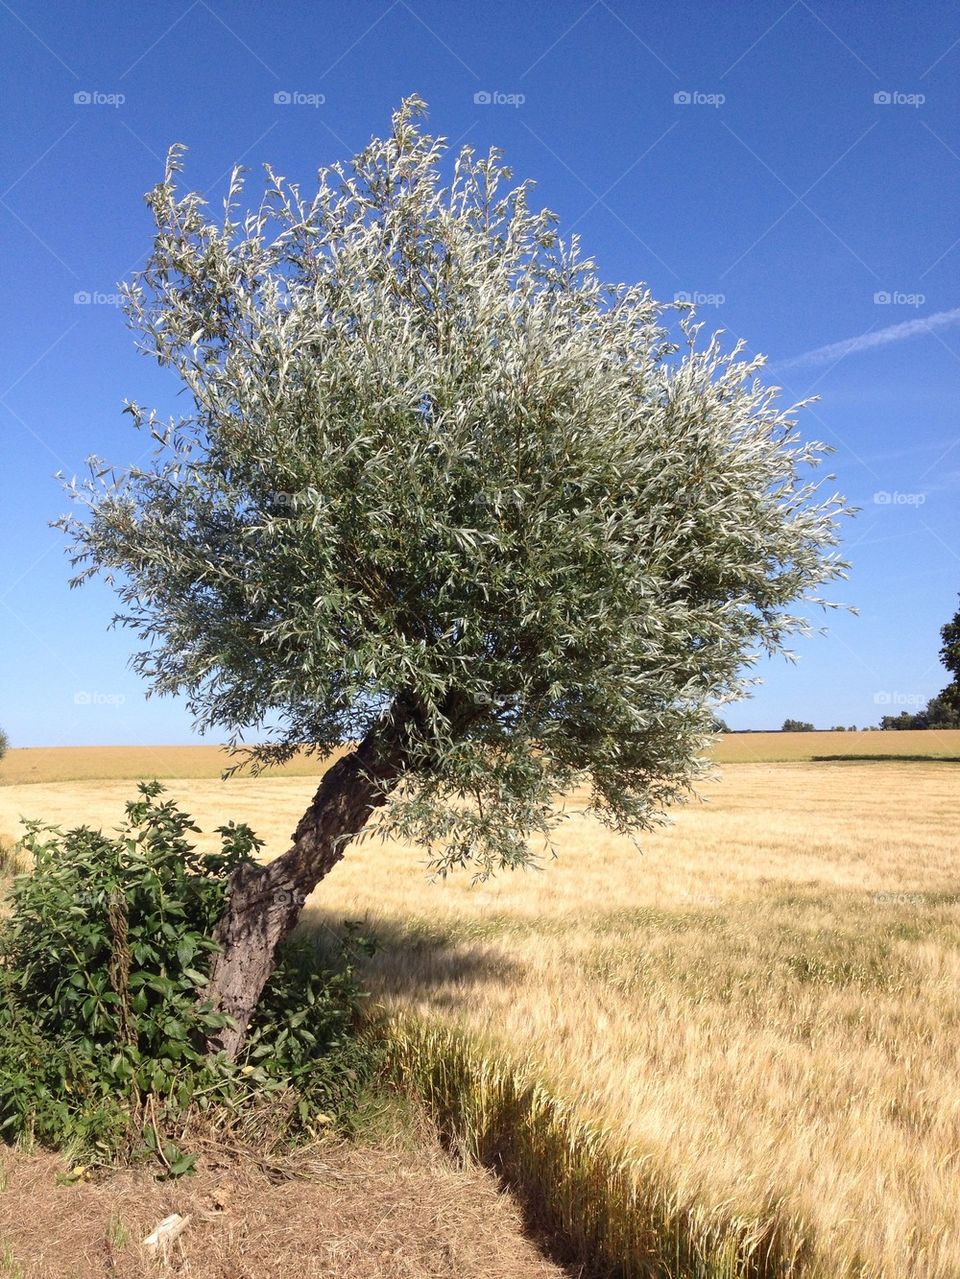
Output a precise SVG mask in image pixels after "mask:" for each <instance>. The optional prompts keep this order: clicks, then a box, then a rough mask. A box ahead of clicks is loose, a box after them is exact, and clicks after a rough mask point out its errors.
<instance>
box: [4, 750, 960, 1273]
mask: <svg viewBox="0 0 960 1279" xmlns="http://www.w3.org/2000/svg"><path fill="white" fill-rule="evenodd" d="M773 736H776V737H778V738H779V736H780V735H779V734H777V735H773ZM797 736H798V737H801V736H802V737H806V736H807V735H797ZM817 736H818V738H821V739H822V738H823V737H825V736H826V735H822V734H821V735H817ZM837 736H838V737H841V738H846V740H847V743H848V745H849V746H851V747H852V746H853V745H854V741H855V742H856V749H851V750H849V752H848V753H850V754H861V755H862V754H867V753H868V752H867V751H866V750H865V749H863V748H862V744H861V742H860V740H859V739H860V738H862V737H863V736H864V735H857V739H852V735H848V734H839V735H837ZM909 736H912V735H909ZM955 736H956V735H953V734H936V735H932V734H925V735H924V739H923V743H922V744H923V745H924V746H925V747H926V748H927V749H930V747H933V746H934V745H935V743H934V741H932V740H931V738H934V737H935V738H936V749H937V750H942V752H943V753H944V754H949V753H950V752H951V751H955V750H956V746H955V745H954V746H950V745H949V744H948V743H947V742H946V739H947V738H948V737H949V738H954V739H955ZM907 737H908V735H907V734H896V735H884V745H885V746H886V747H887V752H889V751H890V748H891V746H893V745H896V746H897V747H899V748H900V749H901V750H903V751H904V752H905V753H906V754H907V755H909V754H911V753H913V752H914V751H915V750H916V744H915V743H913V742H908V741H906V740H904V739H906V738H907ZM726 740H729V739H726ZM740 740H750V739H747V738H745V739H740ZM817 753H820V752H819V750H818V752H817ZM823 753H825V754H828V753H834V752H827V751H825V752H823ZM836 753H839V752H836ZM312 787H313V782H312V781H311V780H310V779H305V778H296V777H279V778H275V779H269V780H268V779H263V780H259V781H240V780H237V781H233V782H230V783H228V784H226V785H225V786H222V785H220V784H219V783H215V782H212V781H202V780H201V781H196V782H190V783H186V784H184V785H183V786H182V787H175V788H174V793H175V794H177V795H178V796H179V797H181V798H182V799H183V801H184V803H185V805H186V806H187V807H188V809H189V810H190V811H192V812H193V813H194V814H195V815H196V816H197V817H198V818H199V819H200V823H201V825H203V826H204V827H205V828H207V829H210V828H211V827H212V826H214V825H216V824H218V823H219V822H220V821H222V820H223V819H224V818H225V817H233V818H237V819H238V820H239V819H246V820H249V821H250V822H251V824H252V825H253V826H254V828H255V829H257V830H259V831H260V832H261V833H262V834H264V835H265V836H266V837H267V839H268V848H269V851H271V852H279V851H281V849H282V848H283V847H284V846H285V843H286V839H287V836H288V834H289V832H290V831H291V830H292V829H293V825H294V823H295V821H296V818H297V817H298V816H299V814H300V812H301V811H302V808H303V807H304V805H305V803H306V801H307V799H308V797H309V795H310V793H311V790H312ZM128 793H129V785H128V784H125V783H121V784H117V783H105V784H100V785H96V784H93V783H89V784H86V783H84V784H78V785H33V786H29V787H19V786H8V787H6V788H2V789H0V837H2V836H7V837H9V836H10V835H12V834H13V833H14V827H15V821H16V817H17V815H18V813H19V811H20V810H27V811H28V812H29V813H30V814H34V815H44V816H45V817H49V818H53V819H55V820H58V821H62V822H74V821H77V820H85V821H88V822H89V821H97V822H98V823H99V822H109V821H110V820H111V819H112V818H113V817H114V816H118V815H119V811H120V804H121V801H122V800H123V799H124V798H126V797H127V796H128ZM958 793H960V770H957V769H956V768H955V766H954V765H953V764H951V763H948V762H941V763H936V762H902V763H896V762H890V761H887V760H874V761H872V762H863V761H855V762H842V763H803V762H794V763H780V764H759V763H742V764H736V765H732V766H730V767H729V768H727V769H726V771H725V774H724V776H723V779H722V781H721V782H720V783H719V784H718V785H715V786H713V787H711V788H710V789H709V791H708V794H709V797H710V802H709V803H707V804H695V805H691V806H689V807H688V808H686V809H684V810H681V811H680V812H679V814H678V816H677V822H676V824H675V825H674V826H673V827H671V828H668V829H667V830H664V831H662V832H659V833H657V834H656V835H654V836H650V837H648V838H647V839H646V840H645V841H644V850H643V853H642V855H641V854H638V853H637V852H636V851H635V850H633V849H632V848H631V847H630V846H629V845H627V844H626V843H625V842H624V841H622V840H620V839H618V838H616V837H614V836H612V835H610V834H609V833H607V832H605V831H604V830H602V829H601V828H599V827H598V826H597V825H596V824H595V823H594V822H593V821H591V820H590V819H589V818H587V817H586V816H584V815H583V814H581V813H576V812H574V813H573V815H572V816H571V819H570V821H569V823H568V824H567V826H566V828H565V830H564V834H563V837H562V841H561V856H560V859H559V860H558V861H557V862H556V863H555V864H552V865H548V866H547V867H546V868H545V870H544V872H543V873H542V874H541V873H536V872H535V873H525V874H517V875H513V876H505V877H501V878H500V879H498V880H496V881H494V882H492V883H487V884H481V885H471V884H470V882H469V880H468V879H467V878H465V877H458V878H454V879H451V880H449V881H447V882H445V883H441V884H435V885H429V884H427V883H426V881H425V875H424V867H423V865H422V858H420V857H419V856H418V854H417V853H416V852H414V851H413V850H410V849H405V848H401V847H398V846H395V845H390V844H387V845H382V844H380V843H378V842H376V841H367V842H364V843H362V844H361V845H360V846H358V847H357V848H356V849H353V850H351V853H350V855H349V856H348V858H347V859H346V861H345V862H344V863H343V864H342V865H341V866H340V867H338V868H337V870H336V871H335V872H334V874H333V875H332V876H331V878H330V879H329V881H328V882H327V883H326V884H325V885H323V887H322V889H321V891H320V892H319V893H318V894H317V896H316V899H315V904H313V903H311V910H310V912H308V914H309V920H310V922H312V923H313V925H314V926H316V927H318V928H319V927H322V928H327V927H331V926H332V927H336V925H337V923H338V921H340V920H341V919H342V918H344V917H345V916H349V917H354V918H356V917H361V916H366V917H367V918H368V919H369V920H370V921H371V922H372V923H373V925H374V927H375V928H376V929H377V930H378V931H379V932H380V934H381V935H382V937H383V938H384V941H385V943H386V948H385V950H384V951H383V952H382V953H381V955H380V957H379V958H378V960H377V962H376V967H375V979H376V981H377V983H378V985H379V989H380V991H381V993H382V996H383V998H384V999H385V1000H386V1001H387V1002H388V1004H389V1005H390V1006H391V1007H392V1008H394V1009H396V1010H398V1011H400V1012H403V1013H406V1014H408V1013H410V1012H413V1013H415V1014H417V1015H419V1016H420V1017H421V1018H426V1019H427V1024H433V1025H436V1026H438V1027H439V1028H440V1030H439V1032H436V1033H435V1032H431V1034H433V1039H432V1040H431V1044H432V1047H431V1046H430V1045H426V1046H425V1043H426V1041H423V1042H421V1043H420V1045H419V1047H416V1048H415V1049H414V1050H410V1051H408V1061H409V1064H410V1066H411V1067H414V1066H415V1065H416V1064H417V1062H419V1064H420V1067H421V1074H422V1076H423V1080H425V1081H426V1082H427V1083H428V1084H429V1085H430V1087H433V1088H434V1092H435V1093H436V1094H437V1097H438V1098H441V1099H442V1091H443V1090H442V1088H440V1082H442V1079H443V1078H444V1072H446V1073H447V1075H448V1076H449V1077H451V1078H459V1079H467V1078H472V1079H474V1080H476V1081H484V1080H485V1081H486V1082H485V1083H483V1084H482V1087H481V1082H478V1083H477V1093H478V1098H479V1099H477V1098H471V1099H467V1102H466V1103H465V1106H464V1111H463V1113H462V1114H461V1116H460V1128H461V1131H462V1133H466V1135H467V1136H469V1133H470V1129H471V1125H473V1131H474V1133H475V1134H476V1135H477V1137H478V1140H477V1143H476V1144H477V1145H478V1146H479V1145H481V1144H482V1141H481V1140H480V1138H482V1137H483V1133H484V1132H486V1131H487V1128H484V1123H487V1125H488V1128H489V1125H490V1124H492V1125H493V1127H492V1128H490V1131H494V1130H495V1128H496V1123H497V1122H500V1121H499V1120H497V1119H496V1115H497V1114H502V1113H507V1112H504V1111H503V1106H504V1104H506V1103H505V1102H504V1100H503V1099H504V1098H505V1097H507V1094H508V1093H509V1091H510V1088H512V1087H513V1085H512V1084H509V1086H508V1082H504V1081H509V1080H510V1078H511V1075H510V1070H511V1069H512V1065H516V1064H519V1065H523V1064H524V1063H526V1068H527V1069H528V1070H532V1071H533V1072H534V1074H535V1076H536V1077H537V1078H539V1079H541V1080H543V1081H544V1082H545V1083H546V1084H547V1085H548V1087H549V1089H550V1092H551V1094H552V1096H553V1097H554V1098H558V1099H560V1101H561V1103H562V1104H563V1105H564V1106H565V1107H566V1111H565V1113H568V1114H569V1115H570V1116H571V1117H573V1119H574V1120H575V1123H574V1124H573V1125H572V1126H571V1127H570V1128H569V1133H571V1134H574V1133H575V1129H576V1131H579V1132H581V1134H582V1132H583V1131H584V1130H583V1129H577V1128H576V1125H578V1124H583V1123H587V1124H588V1125H589V1126H590V1128H589V1131H590V1132H600V1133H604V1134H607V1136H606V1137H605V1138H604V1140H605V1141H606V1142H607V1143H608V1148H609V1150H610V1151H612V1152H614V1156H616V1154H617V1153H618V1152H620V1151H625V1152H627V1154H628V1155H629V1158H630V1166H631V1167H632V1169H633V1170H634V1177H635V1182H634V1184H635V1188H636V1190H635V1194H634V1198H633V1199H632V1200H630V1199H629V1197H624V1196H623V1195H621V1199H622V1202H621V1205H620V1207H621V1216H622V1218H623V1219H626V1216H627V1210H628V1209H630V1210H631V1211H632V1210H633V1209H635V1208H636V1207H637V1205H646V1207H645V1208H644V1211H648V1210H649V1205H650V1204H651V1203H653V1202H656V1203H657V1204H659V1205H661V1207H662V1208H663V1210H664V1211H665V1212H667V1213H668V1216H669V1220H670V1221H673V1222H676V1221H684V1222H687V1223H688V1225H687V1226H685V1227H684V1228H685V1229H688V1231H695V1230H698V1229H699V1230H700V1231H701V1242H702V1243H703V1245H704V1247H703V1250H702V1251H703V1254H704V1255H706V1254H707V1252H709V1253H710V1259H709V1262H704V1263H703V1265H702V1267H701V1269H700V1270H699V1273H701V1274H716V1275H719V1274H730V1275H734V1274H745V1273H760V1272H761V1271H762V1266H761V1264H760V1262H759V1261H757V1260H756V1257H757V1255H758V1254H757V1253H756V1250H754V1252H753V1254H752V1255H753V1256H754V1260H753V1261H751V1262H749V1263H748V1262H746V1261H744V1260H743V1258H744V1257H745V1256H747V1255H748V1253H750V1251H751V1244H750V1241H751V1240H754V1241H756V1240H760V1241H762V1242H763V1246H764V1247H769V1246H770V1245H771V1241H772V1240H775V1241H776V1256H777V1257H778V1258H780V1260H779V1261H777V1262H776V1264H775V1265H774V1267H773V1268H772V1269H770V1270H769V1273H777V1274H784V1273H787V1270H788V1265H787V1262H786V1261H785V1260H784V1258H785V1257H787V1256H788V1255H790V1254H791V1253H796V1254H797V1255H800V1256H806V1260H805V1261H804V1262H803V1264H802V1266H801V1267H800V1270H799V1273H802V1274H805V1275H807V1274H816V1275H822V1276H824V1277H826V1276H829V1277H830V1279H835V1277H836V1276H843V1275H854V1274H856V1275H862V1276H864V1277H867V1276H869V1279H881V1277H882V1279H955V1277H956V1276H957V1275H958V1274H960V1225H958V1214H957V1210H956V1204H957V1203H958V1202H960V1089H958V1087H957V1082H956V1080H957V1065H958V1062H957V1043H958V1042H960V1035H958V1031H960V1007H958V1004H957V998H956V989H957V980H958V977H960V905H958V902H960V850H958V848H957V844H956V839H955V814H956V809H957V800H958ZM569 807H570V808H571V809H572V810H575V809H576V797H574V799H573V800H572V801H571V802H570V804H569ZM419 1024H420V1025H423V1024H424V1023H423V1022H422V1021H421V1022H420V1023H419ZM451 1028H452V1029H453V1030H455V1031H456V1032H457V1037H455V1039H454V1040H452V1041H451V1040H450V1039H449V1036H447V1047H446V1048H445V1049H442V1050H441V1047H438V1045H439V1044H441V1041H442V1040H443V1035H444V1033H446V1032H447V1031H448V1030H449V1029H451ZM438 1034H439V1038H438ZM464 1036H465V1037H464ZM421 1038H422V1037H421ZM454 1042H458V1043H467V1042H469V1043H470V1044H472V1045H474V1046H476V1051H477V1052H480V1053H481V1054H482V1060H480V1059H475V1060H474V1061H473V1063H472V1064H469V1063H468V1065H464V1064H463V1063H462V1062H461V1063H460V1064H459V1065H458V1064H457V1060H456V1056H457V1055H456V1052H455V1051H454V1050H453V1049H452V1048H451V1047H450V1044H451V1043H454ZM417 1054H419V1056H418V1055H417ZM457 1071H459V1072H460V1073H459V1075H457V1073H456V1072H457ZM498 1072H499V1073H498ZM423 1080H422V1082H423ZM497 1080H499V1081H500V1082H499V1083H498V1082H496V1081H497ZM431 1081H432V1082H431ZM438 1081H440V1082H438ZM491 1081H493V1082H491ZM484 1089H486V1093H485V1094H484V1096H480V1094H481V1093H482V1092H483V1090H484ZM498 1090H499V1091H498ZM514 1091H516V1090H514ZM508 1100H509V1098H508ZM511 1104H512V1103H511ZM471 1107H472V1109H471ZM498 1107H499V1110H498ZM484 1113H486V1114H487V1115H488V1116H490V1115H493V1116H494V1118H493V1119H489V1118H488V1119H487V1120H484V1118H483V1115H484ZM551 1122H552V1121H551ZM556 1140H557V1139H556V1138H555V1137H552V1138H551V1141H553V1146H552V1147H550V1149H553V1148H554V1147H555V1146H556ZM570 1140H571V1142H572V1143H574V1144H575V1141H576V1140H579V1141H580V1142H581V1145H583V1144H584V1141H583V1139H582V1137H581V1138H575V1135H574V1136H571V1138H570ZM537 1149H538V1148H537V1147H536V1144H535V1142H534V1140H533V1138H531V1140H530V1143H529V1144H528V1147H527V1148H526V1149H525V1151H523V1152H521V1154H522V1155H523V1158H525V1159H526V1160H527V1161H528V1163H529V1161H530V1159H531V1158H532V1157H533V1155H534V1154H535V1153H536V1150H537ZM543 1149H544V1150H546V1149H547V1146H544V1147H543ZM571 1158H572V1156H571ZM574 1162H576V1161H574ZM600 1166H607V1165H603V1164H602V1161H601V1164H596V1163H594V1164H592V1165H589V1167H592V1168H593V1172H592V1173H589V1176H592V1177H594V1178H595V1180H594V1182H593V1184H594V1187H595V1190H596V1193H595V1195H594V1199H595V1200H597V1201H599V1198H600V1197H601V1195H602V1193H603V1187H602V1186H600V1184H599V1182H598V1181H597V1180H596V1178H598V1177H599V1175H600V1174H599V1173H597V1171H596V1169H597V1168H598V1167H600ZM611 1166H612V1165H611ZM618 1166H619V1165H618ZM576 1167H578V1168H580V1169H581V1171H582V1174H583V1177H588V1172H589V1169H588V1163H587V1162H585V1161H584V1160H580V1161H579V1163H576ZM574 1171H576V1169H574ZM528 1175H530V1176H532V1175H533V1173H532V1172H529V1170H528ZM571 1175H573V1174H571ZM583 1177H582V1178H581V1183H582V1184H587V1183H586V1182H585V1181H583ZM571 1185H573V1183H572V1182H571ZM575 1191H576V1186H575V1185H573V1189H572V1190H571V1192H570V1193H571V1195H572V1198H571V1202H576V1195H575V1193H574V1192H575ZM618 1193H619V1192H618ZM614 1207H615V1205H614ZM612 1211H613V1209H612V1208H611V1212H612ZM658 1211H659V1209H658ZM612 1219H613V1218H612V1217H611V1220H612ZM664 1219H666V1218H664ZM698 1222H699V1223H700V1224H699V1225H698V1224H697V1223H698ZM711 1229H712V1230H713V1232H714V1233H713V1236H712V1238H713V1239H714V1241H715V1243H716V1246H714V1245H713V1244H710V1243H709V1239H708V1235H709V1231H710V1230H711ZM725 1232H726V1233H725ZM724 1239H726V1240H727V1243H723V1240H724ZM730 1240H733V1241H734V1243H733V1244H730V1242H729V1241H730ZM718 1241H719V1242H718ZM738 1241H739V1242H738ZM708 1244H709V1247H708ZM710 1249H712V1251H710ZM724 1250H725V1251H724ZM738 1254H739V1259H738ZM658 1264H659V1265H660V1269H659V1270H658V1271H652V1270H651V1271H650V1273H659V1274H677V1275H680V1274H686V1273H689V1271H688V1270H687V1269H686V1266H685V1265H681V1264H680V1261H679V1260H678V1262H677V1264H676V1266H675V1267H673V1268H670V1266H669V1265H668V1263H667V1262H666V1261H663V1262H662V1263H658ZM635 1273H643V1271H642V1270H641V1269H640V1268H639V1265H638V1268H637V1269H636V1271H635Z"/></svg>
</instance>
